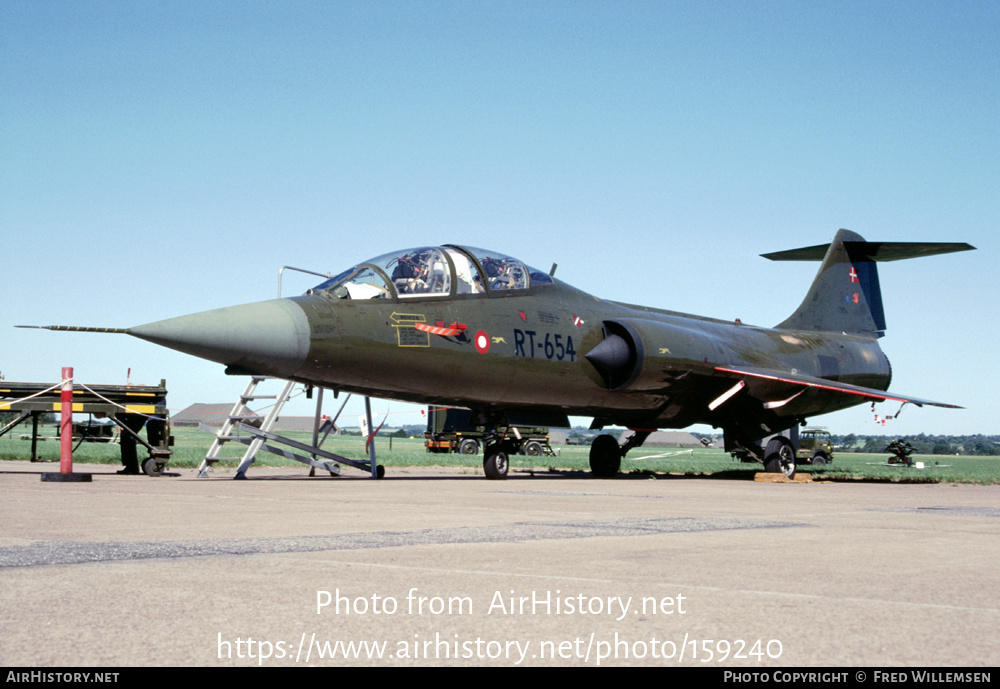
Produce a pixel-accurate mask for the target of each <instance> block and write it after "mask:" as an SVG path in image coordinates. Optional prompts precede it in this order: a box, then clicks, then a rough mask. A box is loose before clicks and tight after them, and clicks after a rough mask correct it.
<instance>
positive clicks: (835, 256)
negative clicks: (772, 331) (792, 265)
mask: <svg viewBox="0 0 1000 689" xmlns="http://www.w3.org/2000/svg"><path fill="white" fill-rule="evenodd" d="M971 249H975V247H974V246H970V245H969V244H966V243H964V242H962V243H947V242H933V243H928V242H866V241H865V240H864V238H863V237H861V235H858V234H856V233H854V232H851V231H850V230H840V231H839V232H838V233H837V236H836V237H834V239H833V241H832V242H831V243H830V244H829V245H818V246H808V247H805V248H802V249H791V250H789V251H778V252H775V253H771V254H762V256H763V257H764V258H767V259H770V260H772V261H822V262H823V263H822V265H820V268H819V272H818V273H817V274H816V279H815V280H813V283H812V286H811V287H810V288H809V292H808V293H807V294H806V297H805V299H803V300H802V304H801V305H800V306H799V308H798V309H796V311H795V313H793V314H792V315H791V316H790V317H789V318H788V319H786V320H785V321H784V322H783V323H780V324H778V326H777V327H778V328H781V329H784V330H815V331H824V332H837V333H848V334H852V335H863V336H868V337H873V338H875V337H882V335H884V334H885V312H884V311H883V308H882V290H881V288H880V287H879V281H878V270H877V269H876V266H875V264H876V263H878V262H885V261H899V260H902V259H905V258H919V257H921V256H934V255H936V254H948V253H953V252H955V251H969V250H971Z"/></svg>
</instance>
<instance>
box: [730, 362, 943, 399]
mask: <svg viewBox="0 0 1000 689" xmlns="http://www.w3.org/2000/svg"><path fill="white" fill-rule="evenodd" d="M715 370H716V371H719V372H720V373H727V374H732V375H737V376H750V377H752V378H762V379H764V380H772V381H777V382H779V383H788V384H789V385H792V386H801V387H802V388H817V389H820V390H830V391H833V392H840V393H843V394H845V395H857V396H859V397H865V398H868V399H870V400H872V401H874V402H885V401H886V400H892V401H895V402H909V403H910V404H915V405H917V406H918V407H922V406H924V405H925V404H929V405H931V406H934V407H945V408H947V409H962V408H963V407H960V406H958V405H957V404H947V403H945V402H934V401H932V400H925V399H921V398H919V397H910V396H909V395H898V394H895V393H891V392H886V391H884V390H876V389H874V388H866V387H862V386H860V385H850V384H848V383H838V382H836V381H833V380H826V379H824V378H814V377H812V376H804V375H802V374H799V373H789V372H787V371H771V370H768V369H756V368H750V367H739V368H734V367H726V366H716V367H715Z"/></svg>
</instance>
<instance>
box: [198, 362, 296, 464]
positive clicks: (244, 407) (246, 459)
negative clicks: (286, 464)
mask: <svg viewBox="0 0 1000 689" xmlns="http://www.w3.org/2000/svg"><path fill="white" fill-rule="evenodd" d="M265 380H276V379H273V378H271V377H270V376H251V378H250V382H249V383H247V387H246V390H244V391H243V394H242V395H240V399H239V401H238V402H237V403H236V404H235V405H233V409H232V411H231V412H229V418H227V419H226V421H225V422H224V423H223V424H222V427H221V428H220V429H219V430H218V431H216V430H215V428H213V427H211V426H206V425H205V424H199V425H198V427H199V428H200V429H201V430H203V431H208V432H209V433H215V440H213V441H212V446H211V447H210V448H208V453H207V454H206V455H205V459H204V460H203V461H202V463H201V466H200V467H199V468H198V478H205V477H207V476H208V471H209V469H210V468H211V466H212V465H213V464H215V463H216V462H219V461H224V460H232V461H239V463H240V465H239V468H238V469H237V470H236V473H237V474H238V475H240V476H242V475H243V474H245V473H246V470H247V468H248V467H249V466H250V465H251V464H252V463H253V460H254V459H255V458H256V457H257V453H258V452H260V449H261V447H262V446H263V445H264V438H263V437H261V436H255V437H254V438H253V440H251V441H250V442H249V443H247V449H246V450H245V451H244V453H243V455H242V456H241V457H222V456H220V455H219V452H220V451H221V449H222V446H223V445H225V444H226V443H227V442H229V441H233V440H235V441H238V442H244V441H245V440H246V438H244V437H243V436H240V435H238V434H237V433H236V431H238V430H239V427H240V424H242V423H244V422H249V421H257V420H260V427H259V428H260V430H261V431H263V432H265V433H269V432H270V431H271V429H272V428H273V426H274V423H275V421H277V419H278V414H280V413H281V408H282V407H283V406H285V402H287V401H288V398H289V397H290V396H291V394H292V389H293V388H294V387H295V383H293V382H292V381H290V380H289V381H282V382H283V383H284V386H283V387H282V389H281V392H279V393H278V394H277V395H258V394H257V386H258V385H260V384H261V383H262V382H263V381H265ZM256 400H274V404H273V405H271V408H270V409H269V410H268V412H267V414H266V415H265V416H264V417H263V419H262V420H261V417H260V415H258V414H255V413H254V412H253V411H252V410H251V409H250V406H249V405H250V403H251V402H254V401H256ZM254 425H256V424H254Z"/></svg>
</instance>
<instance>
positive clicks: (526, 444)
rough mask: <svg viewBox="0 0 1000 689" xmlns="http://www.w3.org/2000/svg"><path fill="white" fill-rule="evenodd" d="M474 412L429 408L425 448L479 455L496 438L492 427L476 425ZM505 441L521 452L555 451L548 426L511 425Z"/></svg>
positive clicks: (529, 453)
mask: <svg viewBox="0 0 1000 689" xmlns="http://www.w3.org/2000/svg"><path fill="white" fill-rule="evenodd" d="M472 415H473V412H472V410H471V409H457V408H454V407H452V408H450V409H445V408H443V407H434V406H431V407H428V408H427V431H426V432H425V433H424V439H425V440H424V447H426V448H427V451H428V452H444V453H449V452H457V453H459V454H463V455H478V454H479V450H480V445H481V444H482V443H483V441H484V440H486V439H488V438H491V437H492V436H491V433H492V429H488V428H486V427H485V426H480V425H476V423H475V422H474V421H473V419H472ZM503 440H504V442H506V443H508V446H509V447H510V448H511V449H513V450H515V451H516V452H517V453H518V454H522V455H529V456H532V457H541V456H542V455H543V454H555V453H554V452H553V450H552V448H551V447H549V429H548V428H544V427H539V426H511V427H510V428H509V429H508V432H507V434H506V435H505V437H504V439H503Z"/></svg>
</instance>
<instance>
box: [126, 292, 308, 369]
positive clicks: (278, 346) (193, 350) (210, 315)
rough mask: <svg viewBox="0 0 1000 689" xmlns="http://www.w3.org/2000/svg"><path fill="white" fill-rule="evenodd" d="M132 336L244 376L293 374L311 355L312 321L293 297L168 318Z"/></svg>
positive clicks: (136, 330) (135, 330)
mask: <svg viewBox="0 0 1000 689" xmlns="http://www.w3.org/2000/svg"><path fill="white" fill-rule="evenodd" d="M129 334H131V335H134V336H135V337H138V338H140V339H142V340H148V341H149V342H153V343H155V344H158V345H162V346H164V347H169V348H170V349H176V350H177V351H179V352H184V353H185V354H191V355H193V356H197V357H201V358H202V359H208V360H209V361H217V362H219V363H220V364H225V365H226V366H232V367H234V368H238V369H242V370H241V372H246V373H250V372H253V373H261V374H268V375H275V376H291V375H293V374H294V373H295V372H296V371H297V370H298V368H299V367H300V366H301V365H302V362H303V361H305V358H306V355H307V354H308V353H309V322H308V320H307V318H306V314H305V312H304V311H303V310H302V309H301V308H300V307H299V306H298V304H296V303H295V302H294V301H291V300H289V299H272V300H270V301H261V302H256V303H253V304H243V305H240V306H229V307H226V308H222V309H214V310H212V311H203V312H201V313H195V314H191V315H189V316H179V317H177V318H169V319H167V320H165V321H156V322H154V323H147V324H146V325H140V326H136V327H134V328H130V329H129Z"/></svg>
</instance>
